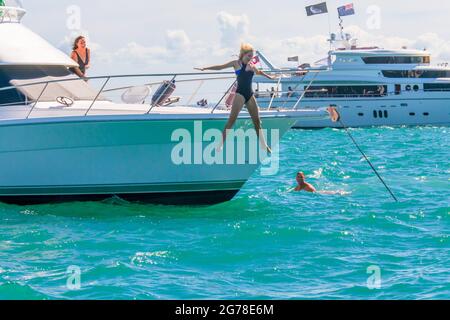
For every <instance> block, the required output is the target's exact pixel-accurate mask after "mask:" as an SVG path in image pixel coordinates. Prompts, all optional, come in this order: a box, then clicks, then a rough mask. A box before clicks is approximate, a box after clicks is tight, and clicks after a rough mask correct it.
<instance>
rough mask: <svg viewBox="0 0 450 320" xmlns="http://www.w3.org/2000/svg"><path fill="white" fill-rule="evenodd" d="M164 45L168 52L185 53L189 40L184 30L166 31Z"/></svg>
mask: <svg viewBox="0 0 450 320" xmlns="http://www.w3.org/2000/svg"><path fill="white" fill-rule="evenodd" d="M166 44H167V49H169V50H173V51H186V50H189V49H190V46H191V40H190V39H189V37H188V35H187V34H186V32H185V31H184V30H168V31H167V33H166Z"/></svg>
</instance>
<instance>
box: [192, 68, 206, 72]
mask: <svg viewBox="0 0 450 320" xmlns="http://www.w3.org/2000/svg"><path fill="white" fill-rule="evenodd" d="M194 70H197V71H202V72H203V71H205V70H206V69H205V68H194Z"/></svg>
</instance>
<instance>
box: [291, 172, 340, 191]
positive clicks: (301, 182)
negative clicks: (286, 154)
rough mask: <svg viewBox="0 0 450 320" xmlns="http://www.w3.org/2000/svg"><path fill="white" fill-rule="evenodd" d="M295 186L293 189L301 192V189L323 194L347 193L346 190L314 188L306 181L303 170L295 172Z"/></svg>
mask: <svg viewBox="0 0 450 320" xmlns="http://www.w3.org/2000/svg"><path fill="white" fill-rule="evenodd" d="M296 179H297V183H298V185H297V187H296V188H295V190H294V191H296V192H301V191H306V192H309V193H317V194H323V195H346V194H349V193H348V192H345V191H317V190H316V188H315V187H314V186H313V185H312V184H310V183H308V182H306V176H305V174H304V173H303V172H298V173H297V178H296Z"/></svg>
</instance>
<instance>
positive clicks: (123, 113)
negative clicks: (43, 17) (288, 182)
mask: <svg viewBox="0 0 450 320" xmlns="http://www.w3.org/2000/svg"><path fill="white" fill-rule="evenodd" d="M24 14H25V10H24V9H22V8H20V7H0V39H1V41H0V201H2V202H7V203H14V204H29V203H31V204H34V203H46V202H55V201H57V202H59V201H72V200H101V199H105V198H109V197H111V196H119V197H121V198H123V199H126V200H137V201H144V202H152V203H153V202H154V203H164V204H187V203H194V204H212V203H218V202H222V201H226V200H230V199H231V198H233V197H234V195H235V194H236V193H237V192H238V191H239V190H240V189H241V188H242V186H243V185H244V184H245V183H246V181H247V180H248V179H249V178H250V177H251V176H252V174H253V173H254V172H255V170H256V169H257V168H258V167H259V165H260V163H261V161H257V162H251V161H250V158H249V157H250V156H249V155H248V153H250V152H246V151H248V150H237V148H238V147H242V145H237V144H236V145H235V146H234V147H232V148H233V152H234V153H233V154H234V155H235V156H236V157H237V156H238V151H241V153H242V152H243V151H245V152H244V153H245V157H246V158H245V159H244V161H242V162H239V161H234V159H231V160H232V161H231V162H229V161H227V162H225V164H206V162H205V161H197V160H198V159H195V158H196V157H197V155H198V153H200V154H203V152H204V151H205V150H206V148H207V147H208V144H207V143H205V144H203V143H202V138H203V133H204V131H205V130H207V129H217V130H221V129H223V127H224V125H225V122H226V120H227V118H228V116H229V112H228V111H226V110H211V109H207V108H194V107H187V106H184V105H183V104H182V103H183V100H182V99H181V100H179V99H175V100H173V101H180V102H179V103H180V104H179V105H177V106H174V105H172V106H161V107H160V106H159V105H160V103H159V102H158V101H160V102H162V103H161V104H170V103H171V101H172V100H169V99H166V97H165V92H161V91H160V95H159V96H156V98H155V95H157V93H155V95H154V96H153V99H151V100H150V101H151V102H147V96H148V95H149V93H150V87H151V85H149V84H147V85H141V86H139V87H137V86H136V85H135V86H134V87H132V86H128V87H124V88H118V90H119V91H120V90H122V91H124V93H123V94H122V99H123V101H125V100H127V101H125V102H119V103H116V102H114V101H112V100H110V99H109V98H107V97H106V96H105V94H106V93H108V94H109V93H111V92H112V91H113V90H111V89H110V86H107V85H110V84H111V82H113V80H115V79H130V78H132V79H133V80H136V78H137V79H145V78H148V77H150V78H151V79H152V81H153V84H152V85H153V86H155V85H157V86H160V88H164V87H162V85H166V86H167V87H166V88H168V87H171V86H169V85H167V84H168V83H172V84H173V83H174V81H175V80H176V81H177V82H176V83H177V84H178V85H181V84H182V83H183V82H186V83H187V82H189V81H191V82H192V81H207V80H209V78H210V77H212V74H211V73H210V74H202V75H201V77H203V79H198V77H200V75H198V74H189V75H188V74H178V75H176V74H166V75H158V77H156V75H134V76H125V75H119V76H106V77H93V78H90V79H89V81H88V82H87V81H84V80H85V79H80V78H78V77H76V76H74V75H72V74H71V73H70V72H69V71H68V68H71V67H76V66H77V64H76V63H74V61H72V60H71V59H70V58H68V56H67V55H66V54H64V53H63V52H60V51H59V50H57V49H56V48H54V47H53V46H51V45H50V44H49V43H48V42H47V41H45V40H44V39H43V38H41V37H40V36H38V35H37V34H35V33H33V32H32V31H31V30H29V29H28V28H26V27H24V26H23V25H22V24H21V23H20V21H21V18H22V17H23V15H24ZM214 75H215V77H216V78H217V74H214ZM225 75H227V74H225V73H223V75H222V77H224V76H225ZM187 76H192V77H193V78H195V77H197V79H192V78H191V79H186V77H187ZM228 76H229V75H228ZM233 76H234V75H233ZM155 78H156V80H155ZM157 79H159V80H157ZM168 79H172V82H167V80H168ZM146 80H149V79H146ZM95 81H100V83H99V87H100V89H99V88H96V87H95V86H94V84H95ZM211 81H212V80H211ZM107 88H108V90H105V89H107ZM116 89H117V88H116ZM157 92H158V91H157ZM130 97H131V99H130ZM163 97H164V99H163ZM124 98H126V99H124ZM162 99H163V100H162ZM130 100H133V103H130ZM155 101H156V102H155ZM167 101H169V102H167ZM155 104H156V105H155ZM186 104H187V105H189V103H186ZM327 116H328V115H327V113H326V112H324V111H317V110H303V111H301V110H298V111H286V112H278V111H273V110H272V111H268V112H263V113H261V117H262V120H263V122H264V128H265V129H267V130H268V132H269V134H268V136H269V138H270V137H271V136H272V134H271V133H272V132H273V131H276V132H277V133H278V135H279V137H280V138H281V137H282V136H283V135H284V134H285V133H286V132H287V131H288V130H289V129H290V128H291V127H292V126H293V125H294V124H295V123H296V122H297V121H304V122H308V121H316V120H319V119H323V118H325V117H327ZM202 128H203V130H202ZM236 128H237V129H244V130H246V129H250V128H253V125H252V121H251V118H250V116H249V115H248V114H247V113H243V114H242V115H241V116H240V117H239V119H238V121H237V123H236ZM180 130H181V131H182V132H184V133H185V134H186V133H187V134H188V135H191V136H192V137H193V138H192V139H193V141H192V145H193V146H194V150H193V151H192V155H190V156H189V160H190V159H192V158H194V159H193V161H192V165H189V164H185V165H178V164H177V163H176V162H175V161H173V152H174V147H175V146H176V145H177V144H178V143H179V141H178V140H177V139H175V140H174V137H173V134H174V132H175V131H180ZM219 133H220V131H219ZM198 134H200V140H198V137H197V138H196V135H198ZM210 138H211V137H210ZM203 139H206V138H203ZM268 143H269V145H270V146H271V147H272V148H275V144H276V143H277V139H274V140H272V139H269V140H268ZM225 146H226V148H227V149H226V150H227V151H228V148H229V146H228V145H227V144H226V145H225ZM245 147H248V145H247V146H245ZM241 149H242V148H241ZM227 159H228V158H227ZM200 160H202V159H200ZM259 160H260V159H259Z"/></svg>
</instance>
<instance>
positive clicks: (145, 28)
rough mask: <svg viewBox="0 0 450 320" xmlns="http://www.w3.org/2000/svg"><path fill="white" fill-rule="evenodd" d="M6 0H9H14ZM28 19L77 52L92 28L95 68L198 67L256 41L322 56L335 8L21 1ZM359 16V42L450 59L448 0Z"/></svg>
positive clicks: (283, 0) (295, 1) (332, 1)
mask: <svg viewBox="0 0 450 320" xmlns="http://www.w3.org/2000/svg"><path fill="white" fill-rule="evenodd" d="M7 1H8V0H7ZM21 2H22V4H23V6H24V8H25V9H26V10H27V11H28V12H27V14H26V16H25V17H24V19H23V24H24V25H26V26H27V27H29V28H30V29H32V30H33V31H35V32H37V33H38V34H40V35H41V36H42V37H44V38H45V39H47V40H48V41H49V42H50V43H52V44H53V45H55V46H57V47H59V48H60V49H62V50H64V51H66V52H67V53H70V46H71V42H72V41H73V38H74V37H75V36H76V35H79V34H83V35H87V36H88V45H89V46H90V48H91V50H92V68H91V69H90V70H89V72H90V75H105V74H119V73H153V72H186V71H188V72H190V71H192V68H193V67H194V66H205V65H211V64H219V63H224V62H227V61H229V60H231V59H233V55H235V54H237V52H238V51H239V45H240V43H242V42H249V43H252V44H253V45H254V46H255V47H256V48H257V49H259V50H261V51H262V52H263V53H264V54H265V55H266V56H267V57H268V58H269V59H270V60H271V61H272V62H274V63H275V64H276V65H277V66H292V64H291V65H290V64H289V63H288V62H287V57H288V56H295V55H298V56H299V57H300V60H301V62H309V63H311V62H314V61H317V60H320V59H322V58H324V57H325V56H326V54H327V51H328V49H329V47H328V46H329V45H328V44H327V42H326V39H327V37H328V34H329V30H330V29H331V30H332V31H333V32H337V31H338V19H337V10H336V8H337V7H338V6H339V5H343V4H347V3H349V2H351V0H350V1H340V0H339V1H338V0H329V1H327V4H328V9H329V11H330V14H329V15H318V16H314V17H306V13H305V6H306V5H309V4H315V3H319V2H321V0H317V1H309V0H308V1H303V0H279V1H273V0H226V1H225V0H222V1H218V0H189V1H186V0H171V1H167V0H166V1H154V0H127V1H108V0H58V1H55V0H51V1H50V0H22V1H21ZM353 3H354V5H355V10H356V13H357V14H356V15H355V16H350V17H346V18H345V19H344V26H345V28H346V32H347V33H351V34H352V35H353V36H354V37H355V38H357V39H358V40H359V43H360V44H361V45H376V46H380V47H384V48H391V49H398V48H401V47H403V46H407V47H408V48H415V49H421V50H422V49H425V48H426V49H427V50H429V51H431V52H432V53H433V56H434V61H435V62H446V61H450V28H449V27H448V26H449V24H448V19H449V18H448V16H449V13H450V1H441V0H439V1H438V0H428V1H427V2H426V5H425V4H424V1H406V0H396V1H393V0H355V1H353Z"/></svg>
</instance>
